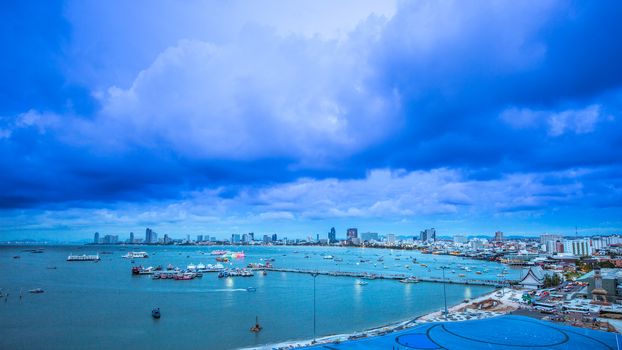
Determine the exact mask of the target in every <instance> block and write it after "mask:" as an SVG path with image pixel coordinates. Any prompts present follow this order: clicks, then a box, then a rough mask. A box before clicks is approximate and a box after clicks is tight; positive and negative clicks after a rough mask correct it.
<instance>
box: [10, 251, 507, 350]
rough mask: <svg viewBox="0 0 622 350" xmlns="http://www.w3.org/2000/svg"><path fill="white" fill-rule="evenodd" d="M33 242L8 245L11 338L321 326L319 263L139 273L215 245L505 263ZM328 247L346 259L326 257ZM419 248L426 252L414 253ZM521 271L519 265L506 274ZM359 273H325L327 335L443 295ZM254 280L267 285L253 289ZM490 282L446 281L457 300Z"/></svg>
mask: <svg viewBox="0 0 622 350" xmlns="http://www.w3.org/2000/svg"><path fill="white" fill-rule="evenodd" d="M32 248H35V247H30V246H29V247H6V246H4V247H0V288H1V289H2V290H3V292H4V293H5V294H6V293H7V292H8V293H9V297H8V298H3V299H0V349H119V348H127V349H129V348H132V349H151V348H159V349H173V348H175V349H235V348H240V347H248V346H258V345H263V344H270V343H276V342H282V341H286V340H300V339H309V338H312V337H313V278H312V277H311V276H309V275H304V274H295V273H279V272H268V274H267V275H266V276H262V275H261V274H256V275H255V276H254V277H250V278H242V277H237V278H224V279H219V278H217V275H216V274H214V273H206V274H204V276H203V278H198V279H195V280H191V281H172V280H152V279H151V277H150V276H132V275H131V273H130V269H131V267H132V266H134V265H139V264H142V265H143V266H156V265H162V266H164V267H166V265H168V264H169V263H170V264H173V265H175V266H179V267H181V268H185V267H186V265H188V264H190V263H194V264H198V263H203V264H208V263H211V264H214V263H216V261H215V260H214V257H213V256H210V255H209V252H210V251H211V250H214V249H229V250H232V251H241V250H243V251H244V252H245V253H246V257H245V258H244V259H241V260H235V261H233V262H232V266H234V267H243V266H246V265H247V264H248V263H251V262H263V260H262V259H266V258H274V259H275V261H274V262H273V265H274V266H275V267H284V268H304V269H318V270H334V271H369V272H376V273H408V274H413V275H416V276H441V270H440V269H438V266H441V265H449V266H450V267H451V269H452V270H455V273H451V272H450V271H447V274H448V276H449V277H452V278H457V275H458V274H460V273H464V274H466V278H482V279H498V277H497V274H499V273H500V271H501V269H502V268H503V266H502V265H500V264H497V263H490V262H484V261H475V260H468V259H463V258H459V257H451V256H436V255H423V254H420V253H418V252H415V251H400V250H394V251H391V250H384V249H383V250H381V249H354V248H324V247H209V248H208V247H196V246H188V247H138V246H137V247H120V246H57V247H44V248H43V249H44V253H41V254H35V253H29V252H25V251H23V250H24V249H32ZM132 250H135V251H147V252H148V253H149V254H150V257H149V258H148V259H136V260H135V264H132V263H131V261H130V260H128V259H123V258H121V256H122V255H123V254H125V253H126V252H127V251H132ZM101 251H107V252H111V253H112V254H109V255H101V257H102V260H101V262H99V263H93V262H67V261H65V259H66V258H67V255H69V254H93V253H97V252H101ZM325 254H330V255H333V256H334V257H336V258H342V259H343V261H342V262H338V261H334V260H327V259H323V256H324V255H325ZM14 256H20V258H19V259H14V258H13V257H14ZM305 256H308V257H307V258H306V257H305ZM380 257H383V259H384V261H383V262H379V261H378V259H379V258H380ZM413 257H414V258H416V259H417V264H413V263H412V261H411V260H412V258H413ZM398 259H399V260H398ZM361 260H369V262H361ZM420 264H427V265H428V266H427V267H424V266H421V265H420ZM405 265H409V266H410V269H407V268H406V267H405ZM461 266H468V267H469V268H470V269H471V272H465V271H463V270H461V269H460V267H461ZM51 267H56V269H50V268H51ZM485 270H487V272H484V271H485ZM476 271H481V272H482V274H481V275H480V274H476V273H475V272H476ZM517 274H518V271H517V270H510V274H508V275H507V276H508V278H513V277H516V276H517ZM356 282H357V279H355V278H347V277H329V276H319V277H317V280H316V283H317V284H316V293H317V294H316V298H317V299H316V307H317V309H316V317H317V335H318V336H322V335H329V334H339V333H348V332H352V331H357V330H364V329H368V328H372V327H376V326H380V325H384V324H388V323H393V322H396V321H400V320H406V319H411V318H414V317H416V316H418V315H422V314H424V313H428V312H430V311H436V310H439V309H440V308H442V305H443V299H442V295H443V289H442V285H441V284H434V283H417V284H402V283H399V282H397V281H388V280H387V281H383V280H370V281H368V282H369V284H368V285H365V286H360V285H358V284H357V283H356ZM247 287H256V288H257V291H256V292H248V291H246V288H247ZM33 288H43V289H44V290H45V293H43V294H30V293H28V292H27V291H28V290H30V289H33ZM20 290H21V291H22V292H21V293H20ZM490 290H491V288H489V287H479V286H464V285H447V299H448V304H450V305H451V304H456V303H458V302H460V301H462V300H463V299H465V298H473V297H476V296H479V295H481V294H484V293H487V292H489V291H490ZM20 294H21V295H22V297H21V298H20ZM153 307H159V308H160V309H161V312H162V318H161V319H159V320H154V319H152V318H151V309H152V308H153ZM255 316H258V317H259V321H260V323H261V324H262V326H263V327H264V329H263V331H262V332H261V333H259V334H253V333H251V332H249V328H250V327H251V326H252V325H253V324H254V322H255Z"/></svg>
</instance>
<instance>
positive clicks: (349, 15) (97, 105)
mask: <svg viewBox="0 0 622 350" xmlns="http://www.w3.org/2000/svg"><path fill="white" fill-rule="evenodd" d="M0 8H1V11H0V27H1V31H0V38H1V42H2V46H3V50H2V52H3V53H2V55H0V60H1V61H0V77H2V79H0V160H1V162H0V240H3V239H6V240H10V239H24V238H32V239H56V240H73V239H82V238H88V237H92V234H93V232H95V231H99V232H100V233H101V234H118V235H120V236H121V238H123V237H126V236H127V235H128V234H129V232H130V231H133V232H136V233H142V232H144V230H145V227H151V228H153V229H154V230H155V231H156V232H158V233H160V234H164V233H168V234H169V235H171V236H173V237H185V235H186V234H191V235H195V234H209V235H213V236H217V237H222V238H224V237H228V236H230V235H231V234H232V233H246V232H255V233H256V234H267V233H277V234H279V235H280V236H287V237H289V238H304V237H307V236H309V235H311V236H313V237H314V236H315V234H318V233H319V234H320V235H321V236H325V235H326V233H327V232H328V231H329V230H330V228H331V227H335V228H336V229H337V233H338V237H339V236H341V237H343V236H345V231H346V229H347V228H349V227H357V228H358V229H359V232H367V231H370V232H379V233H381V234H388V233H394V234H398V235H412V234H417V233H418V232H419V231H420V230H422V229H425V228H428V227H435V228H436V229H437V232H438V234H439V235H446V236H451V235H455V234H472V235H475V234H484V235H492V234H493V233H494V232H495V231H497V230H501V231H503V232H505V233H506V234H508V235H513V234H516V235H538V234H541V233H545V232H547V233H559V234H566V235H574V234H575V227H576V228H577V230H578V232H579V234H580V235H588V234H611V233H622V122H621V118H622V64H620V62H622V21H620V20H619V18H622V3H620V2H619V1H615V0H613V1H607V0H603V1H561V0H560V1H558V0H538V1H518V2H517V1H504V0H490V1H486V0H484V1H469V0H455V1H446V0H429V1H428V0H413V1H397V2H392V1H372V0H342V1H317V0H315V1H307V0H303V1H296V2H292V1H276V0H264V1H235V0H234V1H227V2H222V1H193V0H189V1H184V2H182V3H179V2H174V1H166V0H158V1H151V0H149V1H148V0H138V1H131V2H128V1H116V0H111V1H95V0H86V1H53V0H52V1H45V2H34V1H13V0H9V1H3V2H2V4H1V5H0Z"/></svg>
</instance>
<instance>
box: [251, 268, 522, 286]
mask: <svg viewBox="0 0 622 350" xmlns="http://www.w3.org/2000/svg"><path fill="white" fill-rule="evenodd" d="M261 270H266V271H274V272H288V273H303V274H308V275H313V274H317V275H322V276H332V277H354V278H364V279H385V280H402V279H405V278H408V277H414V278H416V279H417V280H418V281H420V282H433V283H449V284H466V285H478V286H498V285H502V284H503V285H507V284H509V283H510V282H514V281H512V280H503V281H499V280H479V279H467V278H457V279H452V278H445V279H443V278H441V277H429V276H426V277H420V276H414V275H406V274H376V273H369V272H344V271H317V270H304V269H285V268H275V267H268V268H262V269H261Z"/></svg>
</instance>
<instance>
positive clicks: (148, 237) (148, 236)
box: [145, 227, 158, 244]
mask: <svg viewBox="0 0 622 350" xmlns="http://www.w3.org/2000/svg"><path fill="white" fill-rule="evenodd" d="M145 243H147V244H153V243H158V234H157V233H155V232H154V231H153V230H152V229H150V228H149V227H147V229H146V230H145Z"/></svg>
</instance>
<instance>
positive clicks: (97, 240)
mask: <svg viewBox="0 0 622 350" xmlns="http://www.w3.org/2000/svg"><path fill="white" fill-rule="evenodd" d="M93 243H95V244H98V243H99V232H95V235H94V237H93Z"/></svg>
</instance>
